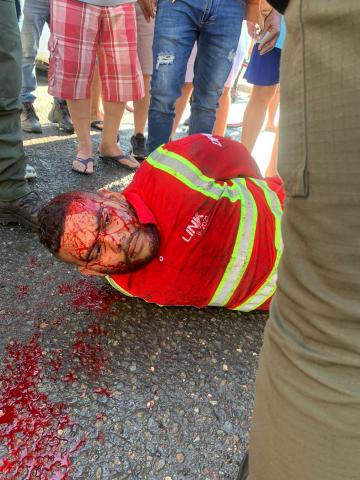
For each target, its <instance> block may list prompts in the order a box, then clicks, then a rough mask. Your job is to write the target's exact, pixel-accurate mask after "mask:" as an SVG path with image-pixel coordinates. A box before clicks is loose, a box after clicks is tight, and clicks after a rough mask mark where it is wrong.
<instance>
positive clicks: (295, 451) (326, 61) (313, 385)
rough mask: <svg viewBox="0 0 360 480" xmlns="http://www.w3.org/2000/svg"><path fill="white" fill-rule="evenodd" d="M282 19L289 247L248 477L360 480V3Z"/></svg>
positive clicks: (332, 0) (301, 10) (323, 2)
mask: <svg viewBox="0 0 360 480" xmlns="http://www.w3.org/2000/svg"><path fill="white" fill-rule="evenodd" d="M285 18H286V24H287V38H286V42H285V48H284V51H283V54H282V67H281V69H282V70H281V82H280V83H281V116H280V118H281V128H280V132H281V134H280V135H281V137H280V164H279V170H280V174H281V176H282V177H283V178H284V180H285V185H286V191H287V202H286V205H285V214H284V217H283V227H282V228H283V238H284V245H285V248H284V254H283V257H282V261H281V265H280V268H279V279H278V291H277V294H276V296H275V299H274V301H273V303H272V308H271V315H270V320H269V322H268V324H267V327H266V331H265V339H264V345H263V348H262V352H261V356H260V366H259V372H258V377H257V383H256V394H255V408H254V416H253V424H252V431H251V435H250V448H249V451H250V454H249V455H250V457H249V459H250V474H249V479H251V480H340V479H344V480H359V479H360V53H359V45H360V28H359V26H360V1H359V0H344V1H339V0H290V3H289V6H288V9H287V11H286V14H285Z"/></svg>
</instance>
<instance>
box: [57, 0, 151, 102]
mask: <svg viewBox="0 0 360 480" xmlns="http://www.w3.org/2000/svg"><path fill="white" fill-rule="evenodd" d="M50 4H51V14H50V19H51V20H50V31H51V36H50V40H49V50H50V64H49V93H50V95H52V96H53V97H60V98H65V99H71V100H79V99H85V98H90V88H91V81H92V76H93V72H94V65H95V59H96V57H97V58H98V60H99V68H100V77H101V83H102V96H103V99H104V100H105V101H108V102H124V101H127V100H138V99H139V98H142V97H143V96H144V86H143V80H142V73H141V67H140V63H139V60H138V56H137V39H136V15H135V5H134V3H128V4H124V5H119V6H117V7H97V6H94V5H90V4H87V3H84V2H80V1H79V0H52V1H51V2H50Z"/></svg>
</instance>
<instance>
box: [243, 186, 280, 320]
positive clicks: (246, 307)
mask: <svg viewBox="0 0 360 480" xmlns="http://www.w3.org/2000/svg"><path fill="white" fill-rule="evenodd" d="M251 181H252V182H253V183H255V184H256V185H257V186H258V187H260V188H261V189H262V191H263V192H264V195H265V199H266V202H267V204H268V206H269V208H270V210H271V212H272V214H273V215H274V220H275V232H274V245H275V249H276V258H275V262H274V265H273V268H272V269H271V271H270V273H269V275H268V277H267V278H266V279H265V281H264V282H263V283H262V285H261V286H260V288H259V289H258V290H257V292H256V293H255V294H254V295H252V296H251V297H250V298H248V299H247V300H245V302H243V303H242V304H241V305H239V306H238V307H235V308H234V310H241V311H243V312H250V311H251V310H255V309H256V308H258V307H259V306H260V305H262V304H263V303H264V302H266V300H267V299H268V298H270V297H271V296H272V295H273V294H274V292H275V290H276V282H277V268H278V265H279V261H280V257H281V254H282V251H283V241H282V237H281V217H282V213H283V211H282V207H281V203H280V200H279V197H278V196H277V194H276V193H275V192H274V191H273V190H271V188H270V187H269V186H268V185H267V183H266V182H264V181H259V180H255V179H251Z"/></svg>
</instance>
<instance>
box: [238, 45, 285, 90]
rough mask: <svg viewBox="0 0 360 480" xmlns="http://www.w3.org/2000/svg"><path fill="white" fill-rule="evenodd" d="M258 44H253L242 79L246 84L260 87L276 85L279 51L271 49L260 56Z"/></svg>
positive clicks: (278, 69)
mask: <svg viewBox="0 0 360 480" xmlns="http://www.w3.org/2000/svg"><path fill="white" fill-rule="evenodd" d="M258 46H259V44H257V43H256V44H255V45H254V48H253V50H252V53H251V57H250V62H249V65H248V67H247V69H246V72H245V75H244V78H245V79H246V80H247V82H248V83H251V84H253V85H258V86H262V87H268V86H270V85H276V84H277V83H279V81H280V57H281V49H280V48H276V47H275V48H273V49H272V50H270V52H268V53H266V54H265V55H260V53H259V50H258Z"/></svg>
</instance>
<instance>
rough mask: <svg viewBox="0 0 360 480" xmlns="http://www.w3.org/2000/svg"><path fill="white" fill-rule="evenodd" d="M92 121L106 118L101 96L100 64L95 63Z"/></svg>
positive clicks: (92, 86)
mask: <svg viewBox="0 0 360 480" xmlns="http://www.w3.org/2000/svg"><path fill="white" fill-rule="evenodd" d="M90 118H91V121H92V122H94V121H95V120H104V106H103V103H102V98H101V82H100V73H99V65H98V64H95V68H94V76H93V80H92V84H91V113H90Z"/></svg>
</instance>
